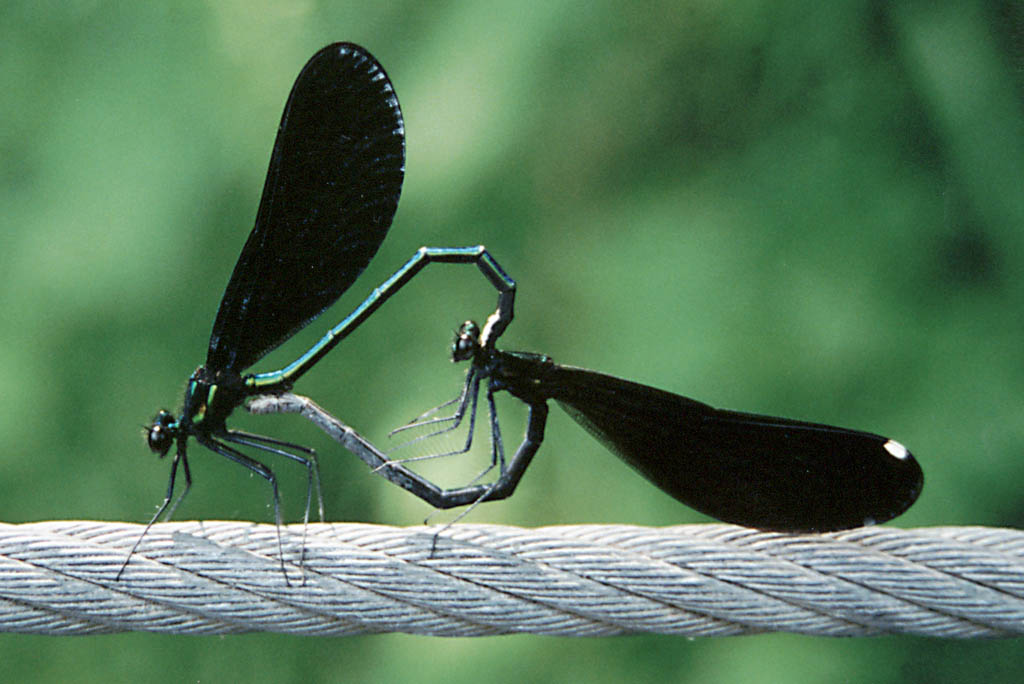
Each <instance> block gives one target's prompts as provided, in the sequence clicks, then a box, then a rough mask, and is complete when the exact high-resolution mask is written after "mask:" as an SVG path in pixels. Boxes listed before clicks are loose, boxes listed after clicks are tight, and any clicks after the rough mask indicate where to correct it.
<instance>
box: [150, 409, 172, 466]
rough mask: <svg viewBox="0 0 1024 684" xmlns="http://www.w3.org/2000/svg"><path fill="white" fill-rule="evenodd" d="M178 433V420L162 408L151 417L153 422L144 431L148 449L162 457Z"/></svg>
mask: <svg viewBox="0 0 1024 684" xmlns="http://www.w3.org/2000/svg"><path fill="white" fill-rule="evenodd" d="M177 435H178V421H177V420H176V419H175V418H174V414H172V413H171V412H170V411H166V410H162V411H160V413H158V414H156V417H155V418H153V424H152V425H150V426H149V431H148V432H147V433H146V443H147V444H148V445H149V449H150V451H152V452H153V453H154V454H156V455H157V456H159V457H160V458H163V457H164V456H166V455H167V452H168V451H169V450H170V448H171V445H172V444H174V438H175V437H176V436H177Z"/></svg>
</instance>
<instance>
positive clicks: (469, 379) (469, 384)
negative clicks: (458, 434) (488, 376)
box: [388, 366, 480, 448]
mask: <svg viewBox="0 0 1024 684" xmlns="http://www.w3.org/2000/svg"><path fill="white" fill-rule="evenodd" d="M474 371H475V369H474V368H473V367H472V366H470V368H469V370H468V371H466V380H465V381H464V382H463V383H462V391H461V392H460V393H459V395H458V396H457V397H455V398H453V399H449V400H448V401H446V402H444V403H443V404H441V405H440V406H435V407H434V408H432V409H429V410H428V411H426V412H424V413H421V414H420V415H419V416H418V417H416V418H414V419H413V420H411V421H410V422H408V423H406V424H405V425H402V426H399V427H396V428H395V429H394V430H392V431H391V432H389V433H388V437H391V436H393V435H396V434H398V433H399V432H405V431H406V430H411V429H413V428H419V427H423V426H425V425H433V424H434V423H447V422H452V423H453V424H452V426H451V427H448V428H445V429H443V430H440V431H438V432H431V433H430V434H428V435H423V437H418V438H416V439H415V440H413V441H412V442H406V444H412V443H413V442H417V441H419V440H420V439H423V438H426V437H434V436H436V435H440V434H441V433H443V432H449V431H451V430H454V429H456V428H458V427H459V424H460V423H461V422H462V417H463V416H464V415H465V414H466V402H467V399H468V397H469V395H470V394H475V393H476V391H477V390H476V388H477V387H479V386H480V381H479V379H478V378H476V376H477V373H475V372H474ZM474 379H476V383H475V384H474V382H473V381H474ZM455 403H458V405H459V406H458V408H456V409H455V413H453V414H452V415H450V416H445V417H443V418H434V419H432V420H423V419H424V418H426V417H427V416H432V415H434V414H435V413H437V412H438V411H440V410H441V409H443V408H447V407H449V406H451V405H452V404H455ZM402 446H405V445H404V444H402V445H399V447H396V448H401V447H402Z"/></svg>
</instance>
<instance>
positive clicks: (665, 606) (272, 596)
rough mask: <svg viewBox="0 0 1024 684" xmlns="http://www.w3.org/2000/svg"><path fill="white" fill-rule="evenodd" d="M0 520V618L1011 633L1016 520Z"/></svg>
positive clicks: (164, 628)
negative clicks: (865, 524) (522, 523)
mask: <svg viewBox="0 0 1024 684" xmlns="http://www.w3.org/2000/svg"><path fill="white" fill-rule="evenodd" d="M141 531H142V526H140V525H129V524H124V523H107V522H95V521H54V522H40V523H25V524H18V525H12V524H0V630H2V631H5V632H22V633H36V634H96V633H104V632H119V631H128V630H140V631H152V632H172V633H186V634H230V633H238V632H250V631H273V632H287V633H291V634H310V635H313V634H315V635H345V634H358V633H366V632H386V631H401V632H410V633H417V634H435V635H446V636H471V635H487V634H503V633H509V632H532V633H538V634H556V635H566V636H602V635H611V634H623V633H633V632H657V633H667V634H679V635H686V636H725V635H733V634H749V633H752V632H763V631H787V632H796V633H801V634H817V635H826V636H861V635H873V634H882V633H908V634H918V635H928V636H937V637H956V638H972V637H1008V636H1019V635H1021V634H1024V532H1021V531H1018V530H1010V529H999V528H983V527H934V528H918V529H910V530H901V529H897V528H886V527H871V528H861V529H857V530H848V531H845V532H836V533H830V534H822V535H791V534H779V533H771V532H759V531H756V530H751V529H747V528H742V527H736V526H733V525H681V526H676V527H666V528H647V527H634V526H625V525H576V526H559V527H544V528H539V529H522V528H516V527H505V526H499V525H464V524H458V525H451V526H448V527H432V528H428V527H411V528H395V527H385V526H380V525H362V524H338V523H336V524H311V525H309V526H308V529H305V530H304V529H303V526H302V525H291V526H286V527H283V528H281V534H282V541H283V544H284V554H285V565H286V572H287V575H288V579H287V580H286V579H285V576H284V573H282V570H281V562H280V558H279V557H278V550H277V548H278V547H277V529H276V528H275V527H274V526H273V525H263V524H254V523H250V522H178V523H161V524H157V525H154V526H153V528H152V529H151V530H150V532H149V533H148V534H147V535H146V537H145V539H144V540H143V541H142V544H141V546H140V547H139V551H138V552H137V553H136V554H135V555H134V556H133V557H132V559H131V562H130V563H129V564H128V566H127V568H126V569H125V572H124V574H123V576H122V577H121V579H120V580H117V579H116V576H117V573H118V570H119V569H120V567H121V565H122V563H123V562H124V560H125V555H126V554H127V553H128V550H129V549H130V548H131V546H132V544H134V543H135V541H136V540H137V539H138V535H139V534H140V533H141Z"/></svg>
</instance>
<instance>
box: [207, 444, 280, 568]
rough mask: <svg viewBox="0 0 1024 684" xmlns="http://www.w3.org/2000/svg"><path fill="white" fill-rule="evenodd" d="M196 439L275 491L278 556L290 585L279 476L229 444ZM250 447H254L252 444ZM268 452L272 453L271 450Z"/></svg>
mask: <svg viewBox="0 0 1024 684" xmlns="http://www.w3.org/2000/svg"><path fill="white" fill-rule="evenodd" d="M195 437H196V441H197V442H199V443H200V444H202V445H203V446H204V447H206V448H207V449H209V450H210V451H215V452H217V453H218V454H220V455H221V456H223V457H224V458H226V459H228V460H229V461H234V462H235V463H237V464H239V465H241V466H243V467H245V468H248V469H249V470H250V471H252V472H254V473H256V474H257V475H259V476H260V477H262V478H263V479H265V480H266V481H267V482H269V483H270V488H271V490H272V491H273V495H274V521H275V522H276V524H277V554H278V557H279V558H280V560H281V573H282V574H283V575H284V581H285V583H286V584H289V585H290V584H291V582H289V581H288V573H287V571H286V570H285V567H284V545H283V544H282V542H281V525H282V520H281V496H280V494H278V491H277V476H276V475H274V471H273V470H271V469H270V468H268V467H267V466H265V465H263V464H262V463H260V462H259V461H257V460H255V459H252V458H249V457H248V456H246V455H245V454H243V453H242V452H241V451H238V450H237V449H233V448H231V447H229V446H228V445H227V444H224V443H223V442H218V441H217V440H215V439H213V438H212V437H207V436H205V435H200V434H197V435H196V436H195ZM225 438H226V436H225ZM249 446H254V445H252V444H250V445H249ZM267 450H268V451H270V450H271V449H267ZM275 453H276V452H275ZM282 453H284V452H282ZM284 455H288V456H292V457H294V454H287V453H285V454H284Z"/></svg>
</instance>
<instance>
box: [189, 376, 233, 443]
mask: <svg viewBox="0 0 1024 684" xmlns="http://www.w3.org/2000/svg"><path fill="white" fill-rule="evenodd" d="M247 394H248V393H247V392H246V391H245V381H244V380H243V379H242V377H241V376H239V375H238V374H237V373H235V372H233V371H221V372H218V373H210V372H209V371H208V370H206V367H205V366H200V367H199V368H197V369H196V371H195V372H194V373H193V374H192V377H190V378H189V379H188V386H187V387H186V388H185V407H184V410H183V411H182V417H181V422H183V423H187V424H191V425H193V426H194V427H195V428H196V429H197V430H199V431H201V432H206V433H211V432H219V431H221V430H223V429H224V424H225V421H226V420H227V418H228V416H230V415H231V412H232V411H234V410H235V408H236V407H237V406H239V405H240V404H241V403H242V402H243V401H244V400H245V397H246V396H247Z"/></svg>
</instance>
